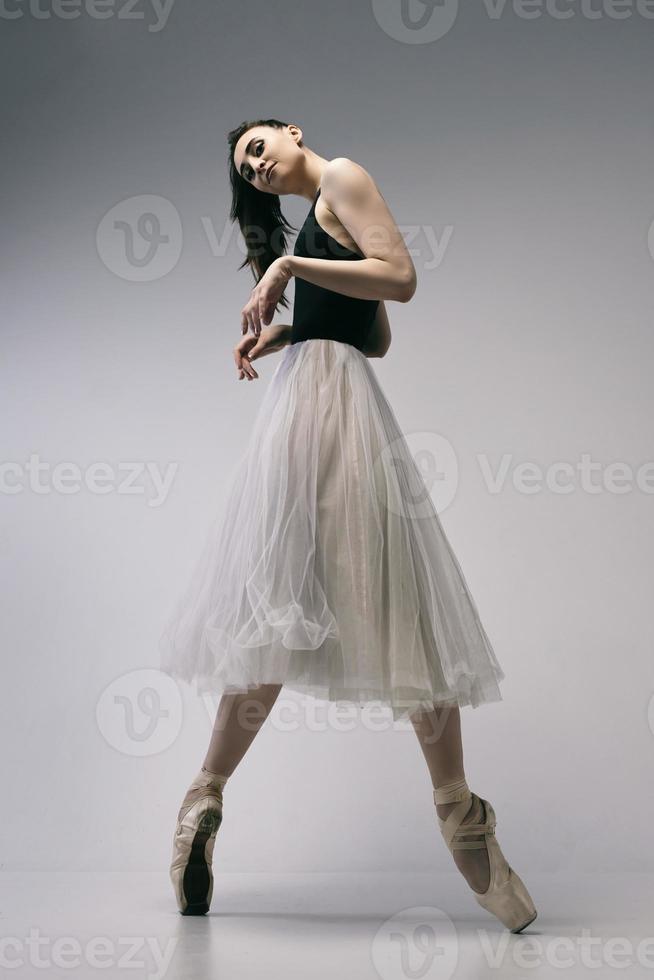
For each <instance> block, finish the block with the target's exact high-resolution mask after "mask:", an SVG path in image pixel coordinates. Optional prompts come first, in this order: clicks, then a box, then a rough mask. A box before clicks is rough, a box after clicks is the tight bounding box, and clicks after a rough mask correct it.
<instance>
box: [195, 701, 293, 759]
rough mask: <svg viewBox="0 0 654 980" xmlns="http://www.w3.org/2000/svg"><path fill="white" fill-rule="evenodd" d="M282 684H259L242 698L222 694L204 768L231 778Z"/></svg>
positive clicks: (266, 715) (268, 712)
mask: <svg viewBox="0 0 654 980" xmlns="http://www.w3.org/2000/svg"><path fill="white" fill-rule="evenodd" d="M281 689H282V685H281V684H262V685H261V686H260V687H257V688H252V689H251V690H249V691H247V692H246V693H244V694H223V696H222V698H221V699H220V704H219V705H218V711H217V713H216V720H215V722H214V726H213V731H212V733H211V740H210V742H209V748H208V749H207V754H206V756H205V760H204V764H203V768H204V769H206V770H208V771H209V772H213V773H220V774H221V775H224V776H231V775H232V773H233V772H234V770H235V769H236V767H237V765H238V764H239V762H240V761H241V759H242V758H243V756H244V755H245V753H246V752H247V750H248V748H249V747H250V745H251V743H252V741H253V740H254V736H255V735H256V734H257V732H258V731H259V729H260V728H261V726H262V725H263V723H264V721H265V720H266V718H267V717H268V715H269V714H270V711H271V709H272V706H273V705H274V703H275V701H276V700H277V696H278V694H279V692H280V691H281Z"/></svg>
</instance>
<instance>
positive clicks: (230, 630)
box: [160, 338, 504, 720]
mask: <svg viewBox="0 0 654 980" xmlns="http://www.w3.org/2000/svg"><path fill="white" fill-rule="evenodd" d="M272 356H277V357H279V363H278V364H277V366H276V368H275V370H274V373H273V375H272V377H271V379H270V382H269V385H268V387H267V389H266V391H265V393H264V397H263V400H262V403H261V406H260V408H259V411H258V414H257V416H256V419H255V423H254V427H253V430H252V432H251V435H250V439H249V443H248V446H247V449H246V451H245V452H244V454H243V455H242V457H241V458H240V460H239V461H238V462H237V464H236V467H235V470H234V471H233V474H232V476H231V478H230V479H231V485H230V490H229V494H228V497H227V503H226V506H224V507H223V508H222V509H221V513H220V514H219V516H218V518H217V519H216V520H214V523H213V526H212V528H211V529H210V533H209V535H208V540H207V543H206V546H205V548H204V552H203V554H202V555H201V557H200V560H199V561H198V564H197V566H196V568H195V571H194V573H193V575H192V577H191V581H190V583H189V585H188V588H187V590H186V592H185V594H184V595H183V596H182V597H181V598H180V600H179V601H178V603H177V606H176V608H175V609H174V611H173V613H172V615H171V617H170V619H169V620H168V623H167V625H166V627H165V629H164V632H163V635H162V637H161V640H160V650H161V661H160V663H161V668H162V670H164V672H166V673H168V674H170V675H171V676H173V677H176V678H179V679H180V680H185V681H187V682H189V683H193V682H194V683H195V689H196V691H197V693H204V692H212V693H224V692H246V691H248V690H249V689H250V688H252V687H256V686H258V685H259V684H284V685H285V686H286V687H287V688H289V689H291V690H294V691H296V692H299V693H300V694H306V695H311V696H313V697H316V698H321V699H325V700H327V701H335V702H348V703H351V704H356V705H358V706H359V707H363V706H365V705H367V704H370V703H377V704H378V705H379V704H381V705H385V706H387V707H388V709H389V710H390V712H391V713H392V717H393V719H394V720H400V719H407V718H408V717H409V715H410V713H412V712H413V711H415V710H417V709H429V708H430V707H431V706H433V705H434V704H458V705H459V706H463V705H472V707H477V706H478V705H480V704H483V703H485V702H491V701H501V700H502V695H501V693H500V689H499V681H501V680H502V679H503V678H504V672H503V671H502V669H501V667H500V665H499V663H498V661H497V659H496V656H495V654H494V652H493V649H492V647H491V644H490V641H489V639H488V637H487V635H486V632H485V631H484V628H483V626H482V623H481V621H480V617H479V614H478V611H477V608H476V606H475V603H474V600H473V598H472V596H471V594H470V592H469V590H468V588H467V585H466V582H465V579H464V577H463V573H462V571H461V568H460V566H459V564H458V562H457V559H456V557H455V555H454V553H453V551H452V548H451V546H450V544H449V542H448V540H447V538H446V536H445V532H444V530H443V528H442V526H441V522H440V520H439V518H438V515H437V513H436V510H435V508H434V504H433V501H432V499H431V497H430V496H429V493H428V491H427V488H426V485H425V483H424V481H423V478H422V476H421V474H420V471H419V469H418V467H417V465H416V463H415V460H414V459H413V456H412V455H411V452H410V450H409V447H408V444H407V442H406V441H405V438H404V436H403V433H402V431H401V429H400V426H399V424H398V422H397V419H396V418H395V415H394V413H393V411H392V409H391V407H390V405H389V403H388V401H387V399H386V396H385V395H384V393H383V391H382V389H381V386H380V384H379V381H378V379H377V376H376V374H375V371H374V369H373V367H372V365H371V364H370V361H369V360H368V358H366V356H365V355H364V354H362V353H361V351H359V350H358V349H357V348H356V347H353V346H351V345H350V344H345V343H341V342H339V341H335V340H327V339H322V338H321V339H311V340H304V341H300V342H297V343H295V344H292V345H290V346H288V347H285V348H284V349H283V350H282V352H281V353H280V354H279V355H272Z"/></svg>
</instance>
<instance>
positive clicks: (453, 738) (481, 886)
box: [411, 705, 490, 892]
mask: <svg viewBox="0 0 654 980" xmlns="http://www.w3.org/2000/svg"><path fill="white" fill-rule="evenodd" d="M411 722H412V724H413V727H414V729H415V732H416V735H417V736H418V741H419V742H420V748H421V749H422V752H423V755H424V757H425V761H426V763H427V768H428V769H429V774H430V776H431V781H432V785H433V787H434V789H438V788H439V786H444V785H445V784H446V783H451V782H454V781H455V780H457V779H465V771H464V767H463V745H462V742H461V714H460V711H459V708H458V706H456V705H455V706H451V705H448V706H443V707H438V706H437V705H434V709H433V710H432V711H428V712H419V713H417V714H414V715H413V716H412V717H411ZM455 806H457V804H456V803H439V804H437V806H436V812H437V814H438V816H439V817H440V818H441V819H442V820H445V819H446V818H447V817H448V816H449V814H450V813H451V811H452V810H453V809H454V807H455ZM478 806H479V805H478V804H477V803H476V801H473V803H472V804H471V806H470V810H469V811H468V813H467V814H466V817H465V819H464V821H463V822H464V823H477V822H479V820H480V819H481V817H482V814H481V812H480V809H481V807H479V808H478ZM469 839H470V840H483V835H479V834H478V835H476V836H475V837H472V836H471V837H470V838H469ZM452 856H453V858H454V861H455V864H456V866H457V868H458V869H459V871H460V872H461V874H462V875H463V876H464V878H465V879H466V881H467V882H468V884H469V885H470V887H471V888H472V889H473V890H474V891H476V892H485V891H486V889H487V888H488V885H489V883H490V866H489V861H488V852H487V851H486V848H485V847H480V848H478V849H474V850H464V849H458V848H457V849H456V850H455V851H454V853H453V855H452Z"/></svg>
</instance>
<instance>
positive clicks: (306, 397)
mask: <svg viewBox="0 0 654 980" xmlns="http://www.w3.org/2000/svg"><path fill="white" fill-rule="evenodd" d="M228 141H229V171H230V180H231V189H232V208H231V214H230V217H231V218H232V220H238V222H239V226H240V229H241V231H242V232H243V235H244V237H245V241H246V246H247V256H246V258H245V260H244V262H243V263H242V265H241V268H243V267H244V266H246V265H248V266H249V267H250V269H251V271H252V273H253V276H254V279H255V286H254V288H253V289H252V291H251V294H250V297H249V299H248V301H247V303H246V305H245V306H244V308H243V310H242V313H241V333H242V337H241V339H240V340H239V341H238V343H237V344H236V345H235V347H234V349H233V355H234V360H235V366H236V369H237V378H238V380H244V379H247V380H250V381H251V380H256V379H257V378H258V377H259V375H258V373H257V371H256V369H255V368H254V367H253V362H254V361H256V360H257V359H259V358H261V357H263V356H269V355H271V354H273V353H279V354H280V357H279V360H278V363H277V365H276V367H275V370H274V372H273V374H272V377H271V380H270V382H269V385H268V387H267V388H266V390H265V392H264V396H263V399H262V401H261V404H260V407H259V410H258V413H257V416H256V419H255V422H254V427H253V430H252V433H251V436H250V439H249V442H248V445H247V448H246V450H245V452H244V453H243V454H242V456H241V458H240V459H239V461H238V462H237V464H236V467H235V469H234V471H233V474H232V477H231V485H230V490H229V494H228V496H227V503H226V505H225V507H224V508H223V509H222V511H221V513H220V515H219V516H218V518H217V520H216V521H215V522H214V525H213V527H212V529H211V532H210V534H209V536H208V540H207V543H206V546H205V549H204V552H203V554H202V555H201V557H200V560H199V561H198V564H197V566H196V568H195V571H194V574H193V576H192V579H191V582H190V583H189V586H188V588H187V590H186V592H185V593H184V595H183V596H182V598H181V599H180V600H179V602H178V604H177V606H176V608H175V610H174V612H173V614H172V616H171V617H170V619H169V621H168V624H167V626H166V629H165V631H164V634H163V635H162V640H161V651H162V659H161V665H162V669H163V670H165V671H166V672H167V673H169V674H170V675H171V676H174V677H178V678H180V679H182V680H185V681H187V682H189V683H191V682H195V686H196V691H197V692H198V693H203V692H216V691H221V692H222V697H221V700H220V704H219V707H218V712H217V716H216V722H215V725H214V729H213V732H212V736H211V740H210V744H209V747H208V749H207V753H206V756H205V759H204V763H203V766H202V768H201V769H200V771H199V772H198V774H197V776H196V777H195V779H194V780H193V782H192V783H191V785H190V787H189V789H188V791H187V793H186V796H185V797H184V800H183V801H182V805H181V807H180V810H179V813H178V818H177V826H176V830H175V837H174V845H173V860H172V863H171V868H170V875H171V880H172V882H173V886H174V889H175V895H176V898H177V904H178V907H179V910H180V912H182V914H187V915H188V914H204V913H205V912H207V911H208V909H209V906H210V903H211V897H212V893H213V871H212V858H213V850H214V844H215V840H216V834H217V831H218V828H219V826H220V823H221V821H222V813H223V790H224V788H225V784H226V782H227V780H228V779H229V777H230V776H231V775H232V773H233V772H234V770H235V768H236V766H237V765H238V764H239V762H240V761H241V759H242V758H243V756H244V755H245V753H246V751H247V749H248V747H249V745H250V744H251V742H252V740H253V739H254V737H255V735H256V733H257V732H258V731H259V730H260V728H261V725H262V724H263V722H264V721H265V719H266V718H267V717H268V715H269V713H270V710H271V709H272V707H273V705H274V703H275V701H276V699H277V697H278V695H279V692H280V691H281V688H282V687H283V686H284V685H286V686H287V687H288V688H289V689H290V690H293V691H296V692H298V693H300V694H305V695H308V696H311V697H314V698H320V699H324V700H326V701H332V702H341V703H348V704H356V705H358V706H360V707H363V706H365V705H367V704H371V703H377V704H378V705H379V704H381V705H383V706H384V707H385V709H386V710H387V711H388V712H389V715H390V716H391V717H392V719H393V720H394V721H395V720H400V719H407V720H410V722H411V724H412V725H413V728H414V729H415V732H416V735H417V736H418V740H419V744H420V747H421V749H422V752H423V755H424V758H425V761H426V763H427V767H428V771H429V774H430V778H431V780H432V784H433V797H434V804H435V806H436V813H437V818H438V822H439V826H440V830H441V833H442V835H443V838H444V840H445V842H446V844H447V846H448V848H449V849H450V851H451V852H452V855H453V858H454V861H455V863H456V865H457V867H458V868H459V870H460V871H461V873H462V874H463V875H464V877H465V879H466V881H467V883H468V885H469V886H470V888H471V890H472V891H473V894H474V896H475V898H476V900H477V902H478V903H479V904H480V905H481V906H482V907H484V908H485V909H487V910H488V911H489V912H491V913H493V914H494V915H496V916H497V917H498V918H499V919H500V921H501V922H502V923H503V924H504V925H505V926H506V927H507V928H509V929H510V930H511V931H512V932H520V931H521V930H522V929H524V928H525V927H526V926H527V925H528V924H529V923H530V922H532V921H533V920H534V919H535V917H536V909H535V907H534V904H533V901H532V899H531V897H530V895H529V893H528V891H527V889H526V887H525V885H524V883H523V882H522V880H521V879H520V877H519V876H518V875H517V874H516V872H515V871H514V870H513V869H512V868H511V867H510V866H509V864H508V862H507V861H506V859H505V857H504V855H503V854H502V851H501V850H500V847H499V844H498V843H497V840H496V838H495V835H494V834H495V823H496V817H495V811H494V809H493V807H492V805H491V804H490V803H489V801H488V800H485V799H483V798H482V797H480V796H478V795H477V794H475V793H474V792H472V791H471V790H470V788H469V787H468V784H467V782H466V777H465V772H464V765H463V750H462V743H461V727H460V714H459V711H460V708H461V707H463V706H465V705H470V706H472V707H473V708H474V707H478V706H479V705H481V704H485V703H490V702H494V701H500V700H502V695H501V692H500V687H499V683H500V682H501V681H502V679H503V678H504V672H503V670H502V668H501V666H500V664H499V662H498V660H497V657H496V655H495V653H494V650H493V648H492V645H491V643H490V640H489V638H488V636H487V634H486V632H485V630H484V627H483V625H482V622H481V619H480V616H479V613H478V610H477V607H476V605H475V602H474V600H473V598H472V596H471V594H470V591H469V589H468V586H467V583H466V581H465V578H464V576H463V572H462V570H461V567H460V565H459V563H458V561H457V559H456V556H455V555H454V552H453V550H452V548H451V546H450V544H449V541H448V539H447V537H446V535H445V532H444V530H443V527H442V525H441V522H440V520H439V517H438V514H437V513H436V510H435V507H434V504H433V501H432V499H431V497H430V495H429V492H428V490H427V487H426V485H425V482H424V480H423V478H422V476H421V474H420V471H419V469H418V467H417V465H416V463H415V461H414V459H413V457H412V455H411V452H410V450H409V447H408V444H407V442H406V440H405V437H404V435H403V433H402V430H401V428H400V425H399V423H398V421H397V419H396V417H395V414H394V412H393V410H392V408H391V406H390V404H389V402H388V400H387V398H386V396H385V394H384V392H383V390H382V388H381V386H380V383H379V381H378V378H377V375H376V373H375V371H374V370H373V367H372V365H371V363H370V360H371V359H372V358H374V357H383V356H385V355H386V354H387V352H388V350H389V346H390V342H391V330H390V325H389V321H388V315H387V312H386V307H385V302H386V301H391V300H394V301H396V302H401V303H406V302H408V301H409V300H410V299H411V298H412V296H413V295H414V293H415V289H416V283H417V278H416V272H415V268H414V265H413V262H412V260H411V257H410V255H409V253H408V251H407V249H406V246H405V243H404V240H403V238H402V235H401V233H400V231H399V229H398V228H397V225H396V224H395V221H394V219H393V216H392V214H391V212H390V210H389V208H388V206H387V204H386V201H385V200H384V198H383V196H382V195H381V193H380V191H379V189H378V188H377V186H376V184H375V182H374V180H373V179H372V177H371V176H370V174H369V173H368V172H367V171H366V170H365V168H363V167H362V166H360V165H359V164H357V163H356V162H354V161H352V160H350V159H348V158H344V157H337V158H334V159H332V160H327V159H326V158H324V157H322V156H320V155H319V154H317V153H316V152H315V151H313V150H312V149H311V148H310V147H308V146H307V145H306V143H305V142H304V139H303V133H302V130H301V129H300V127H299V126H296V125H294V124H287V123H283V122H281V121H280V120H277V119H265V120H256V121H253V122H245V123H242V124H241V125H240V126H239V127H237V128H236V129H234V130H233V131H231V132H230V133H229V134H228ZM288 194H296V195H299V196H301V197H304V198H305V199H306V200H307V201H310V202H311V208H310V210H309V212H308V214H307V217H306V219H305V221H304V224H303V225H302V227H301V229H300V231H299V233H298V235H297V237H296V241H295V246H294V249H293V253H292V254H287V252H286V232H287V231H288V230H290V229H291V226H290V225H289V224H288V223H287V222H286V220H285V219H284V217H283V215H282V213H281V209H280V197H281V196H284V195H288ZM368 232H370V233H368ZM292 277H294V279H295V298H294V306H293V317H292V323H291V324H276V325H272V324H271V321H272V319H273V317H274V315H275V313H276V311H277V308H278V307H279V306H281V307H285V306H288V301H287V299H286V296H285V289H286V287H287V285H288V283H289V282H290V279H291V278H292ZM245 704H254V705H256V706H257V708H258V710H257V712H256V715H255V719H256V720H252V718H250V719H249V721H248V723H247V724H244V723H243V707H244V705H245Z"/></svg>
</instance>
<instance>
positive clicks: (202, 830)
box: [169, 767, 228, 915]
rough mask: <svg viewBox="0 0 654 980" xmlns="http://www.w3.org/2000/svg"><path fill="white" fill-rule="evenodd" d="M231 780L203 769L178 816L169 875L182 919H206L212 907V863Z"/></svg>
mask: <svg viewBox="0 0 654 980" xmlns="http://www.w3.org/2000/svg"><path fill="white" fill-rule="evenodd" d="M227 779H228V777H227V776H221V775H218V774H216V773H212V772H209V771H208V770H206V769H204V767H203V768H202V769H201V770H200V772H199V773H198V774H197V776H196V777H195V779H194V780H193V782H192V783H191V785H190V786H189V788H188V790H187V793H186V796H185V797H184V801H183V803H182V805H181V807H180V810H179V814H178V816H177V827H176V829H175V836H174V838H173V856H172V862H171V865H170V872H169V874H170V880H171V881H172V883H173V888H174V890H175V897H176V899H177V906H178V908H179V911H180V912H181V914H182V915H204V914H205V913H206V912H208V911H209V906H210V905H211V897H212V895H213V871H212V868H211V863H212V860H213V849H214V844H215V842H216V834H217V833H218V828H219V827H220V824H221V823H222V818H223V788H224V786H225V783H226V782H227Z"/></svg>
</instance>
